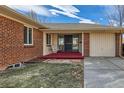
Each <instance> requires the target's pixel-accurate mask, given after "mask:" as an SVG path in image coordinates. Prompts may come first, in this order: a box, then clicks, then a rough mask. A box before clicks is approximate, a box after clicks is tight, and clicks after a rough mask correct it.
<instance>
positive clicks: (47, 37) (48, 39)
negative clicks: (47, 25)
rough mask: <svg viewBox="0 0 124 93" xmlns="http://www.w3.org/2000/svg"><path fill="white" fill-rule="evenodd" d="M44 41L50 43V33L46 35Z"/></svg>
mask: <svg viewBox="0 0 124 93" xmlns="http://www.w3.org/2000/svg"><path fill="white" fill-rule="evenodd" d="M46 41H47V45H51V35H50V34H47V35H46Z"/></svg>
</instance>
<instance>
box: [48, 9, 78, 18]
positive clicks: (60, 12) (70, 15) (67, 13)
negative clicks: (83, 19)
mask: <svg viewBox="0 0 124 93" xmlns="http://www.w3.org/2000/svg"><path fill="white" fill-rule="evenodd" d="M49 11H50V12H51V13H52V14H62V15H66V16H68V17H71V18H77V19H80V18H79V17H78V16H76V15H74V14H72V13H69V12H63V11H59V10H55V9H51V10H49Z"/></svg>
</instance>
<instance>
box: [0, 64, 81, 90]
mask: <svg viewBox="0 0 124 93" xmlns="http://www.w3.org/2000/svg"><path fill="white" fill-rule="evenodd" d="M82 84H83V64H81V63H80V64H65V63H62V64H57V63H56V64H53V63H36V64H30V65H29V64H28V65H26V67H23V68H19V69H13V70H7V71H5V72H4V73H1V74H0V87H1V88H41V87H43V88H81V87H82Z"/></svg>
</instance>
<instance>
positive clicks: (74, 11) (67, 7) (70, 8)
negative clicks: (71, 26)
mask: <svg viewBox="0 0 124 93" xmlns="http://www.w3.org/2000/svg"><path fill="white" fill-rule="evenodd" d="M52 7H55V8H57V9H60V10H62V11H64V12H68V13H71V14H77V13H78V12H80V10H79V9H77V8H76V7H74V6H72V5H52Z"/></svg>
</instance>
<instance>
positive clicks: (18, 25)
mask: <svg viewBox="0 0 124 93" xmlns="http://www.w3.org/2000/svg"><path fill="white" fill-rule="evenodd" d="M122 32H123V29H122V28H119V27H109V26H101V25H96V24H73V23H72V24H65V23H60V24H55V23H51V24H50V23H49V24H39V23H36V22H35V21H33V20H31V19H30V18H28V17H26V16H24V15H21V14H19V13H17V12H15V11H14V10H12V9H10V8H8V7H6V6H0V69H1V70H2V69H5V68H6V67H7V66H8V65H10V64H16V63H20V62H26V61H29V60H31V59H33V58H36V57H38V56H44V55H47V54H50V53H52V51H51V47H54V48H57V49H58V51H64V52H66V51H73V52H75V51H76V52H80V53H82V56H87V57H88V56H92V57H94V56H104V57H116V56H122V55H121V54H122V52H123V50H122V47H123V46H122V34H121V33H122Z"/></svg>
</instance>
